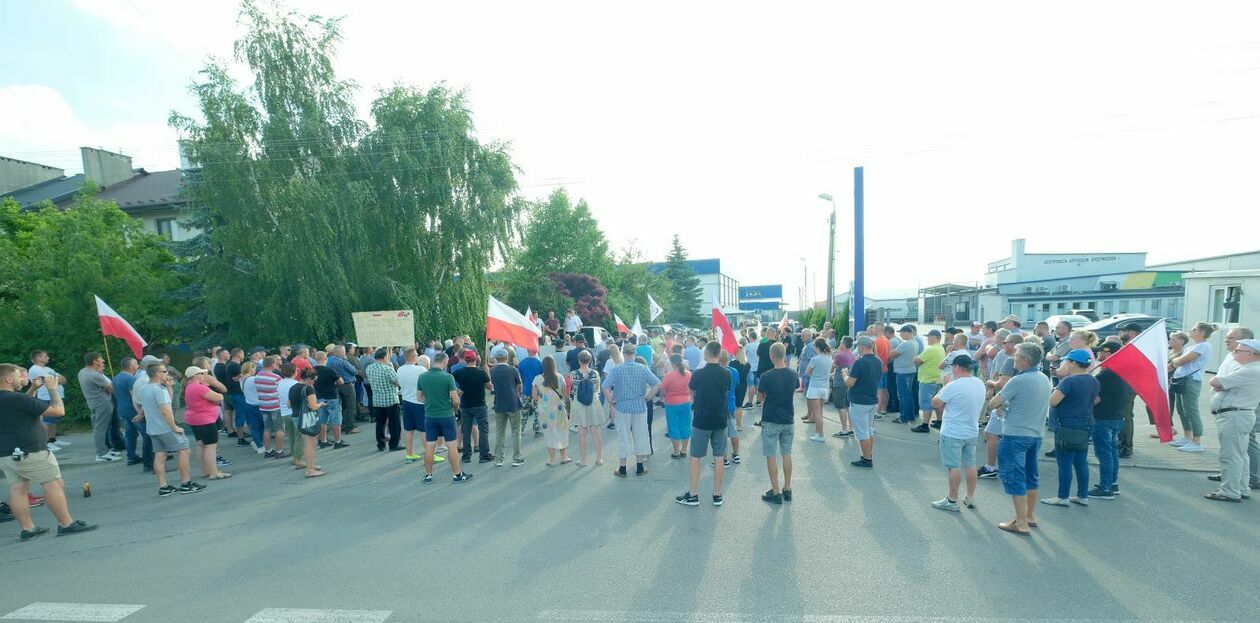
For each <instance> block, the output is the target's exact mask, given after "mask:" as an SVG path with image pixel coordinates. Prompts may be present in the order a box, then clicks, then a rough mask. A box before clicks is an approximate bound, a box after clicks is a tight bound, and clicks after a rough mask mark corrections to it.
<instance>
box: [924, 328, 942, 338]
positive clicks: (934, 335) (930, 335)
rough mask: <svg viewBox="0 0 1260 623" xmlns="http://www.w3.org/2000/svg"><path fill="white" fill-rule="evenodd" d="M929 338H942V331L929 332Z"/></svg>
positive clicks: (933, 330)
mask: <svg viewBox="0 0 1260 623" xmlns="http://www.w3.org/2000/svg"><path fill="white" fill-rule="evenodd" d="M927 336H928V337H940V336H941V332H940V331H937V330H936V329H932V330H931V331H928V332H927Z"/></svg>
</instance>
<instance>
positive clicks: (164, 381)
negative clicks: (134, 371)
mask: <svg viewBox="0 0 1260 623" xmlns="http://www.w3.org/2000/svg"><path fill="white" fill-rule="evenodd" d="M145 373H146V374H147V375H148V377H149V384H148V385H145V386H144V389H142V390H140V415H141V416H142V417H144V431H145V433H146V434H148V435H149V437H150V438H151V439H152V440H153V473H154V474H156V475H157V483H158V497H166V496H168V495H170V494H172V493H197V492H198V491H202V490H204V489H205V488H206V486H205V485H203V484H199V483H196V482H193V480H192V475H191V474H190V473H189V469H188V438H187V437H185V436H184V429H183V428H181V427H180V426H179V425H178V424H176V423H175V413H174V412H173V411H171V391H170V390H171V386H172V385H174V380H173V379H171V378H170V375H169V374H167V372H166V366H164V365H162V364H160V363H155V364H152V365H150V366H149V367H148V368H147V369H146V370H145ZM171 452H174V453H175V456H176V457H177V461H178V462H179V482H180V485H179V486H178V487H175V486H172V485H169V484H167V482H166V455H167V454H168V453H171Z"/></svg>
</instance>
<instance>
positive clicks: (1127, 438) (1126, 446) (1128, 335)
mask: <svg viewBox="0 0 1260 623" xmlns="http://www.w3.org/2000/svg"><path fill="white" fill-rule="evenodd" d="M1141 333H1142V325H1140V324H1138V323H1136V322H1126V323H1124V324H1122V325H1120V327H1119V328H1118V329H1117V331H1116V336H1117V337H1119V338H1120V343H1121V344H1122V345H1123V344H1128V343H1129V342H1131V341H1133V339H1134V338H1136V337H1137V336H1138V335H1139V334H1141ZM1108 339H1110V338H1108ZM1113 343H1114V342H1113ZM1150 411H1151V408H1150V407H1147V408H1146V412H1147V413H1148V414H1149V413H1150ZM1151 417H1152V418H1153V417H1154V416H1151ZM1117 444H1118V446H1119V448H1120V458H1122V459H1123V458H1128V457H1130V456H1133V410H1132V409H1130V410H1129V412H1128V413H1126V414H1125V416H1124V428H1122V429H1121V430H1120V438H1119V440H1118V441H1117Z"/></svg>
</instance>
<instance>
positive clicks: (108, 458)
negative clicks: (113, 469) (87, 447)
mask: <svg viewBox="0 0 1260 623" xmlns="http://www.w3.org/2000/svg"><path fill="white" fill-rule="evenodd" d="M117 460H118V457H116V456H114V455H112V454H98V455H96V462H97V463H113V462H114V461H117Z"/></svg>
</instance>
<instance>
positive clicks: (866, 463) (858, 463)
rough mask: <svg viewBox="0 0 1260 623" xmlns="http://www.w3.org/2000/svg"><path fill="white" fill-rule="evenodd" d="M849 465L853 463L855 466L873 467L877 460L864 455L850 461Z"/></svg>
mask: <svg viewBox="0 0 1260 623" xmlns="http://www.w3.org/2000/svg"><path fill="white" fill-rule="evenodd" d="M849 465H852V466H854V467H865V468H872V467H875V461H872V460H870V459H868V458H866V457H862V458H860V459H858V460H856V461H853V462H852V463H849Z"/></svg>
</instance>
